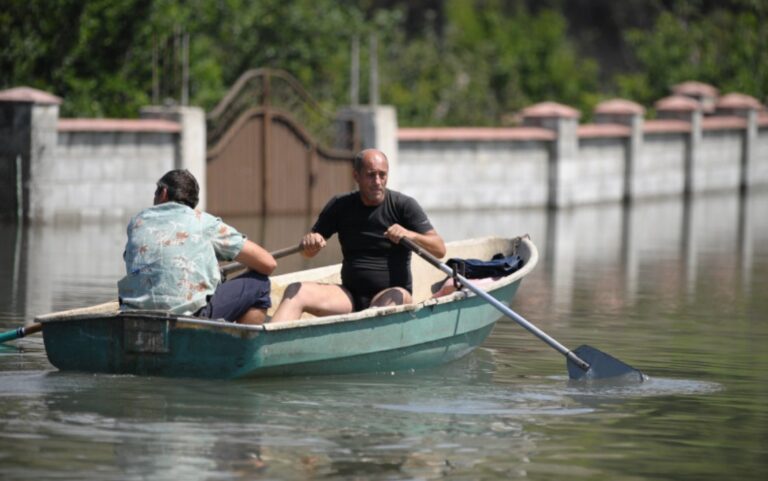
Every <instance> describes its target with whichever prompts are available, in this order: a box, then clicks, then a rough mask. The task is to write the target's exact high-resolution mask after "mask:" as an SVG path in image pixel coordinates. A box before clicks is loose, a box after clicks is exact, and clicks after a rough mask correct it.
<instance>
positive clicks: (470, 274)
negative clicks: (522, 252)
mask: <svg viewBox="0 0 768 481" xmlns="http://www.w3.org/2000/svg"><path fill="white" fill-rule="evenodd" d="M446 265H448V267H450V268H451V269H453V271H454V272H456V273H458V274H461V275H462V276H464V277H465V278H467V279H483V278H485V277H504V276H508V275H510V274H512V273H513V272H515V271H516V270H518V269H520V268H521V267H523V259H522V258H521V257H520V256H518V255H513V256H509V257H504V254H501V253H498V254H496V255H495V256H493V257H492V258H491V260H489V261H481V260H480V259H458V258H455V257H454V258H451V259H448V261H447V262H446Z"/></svg>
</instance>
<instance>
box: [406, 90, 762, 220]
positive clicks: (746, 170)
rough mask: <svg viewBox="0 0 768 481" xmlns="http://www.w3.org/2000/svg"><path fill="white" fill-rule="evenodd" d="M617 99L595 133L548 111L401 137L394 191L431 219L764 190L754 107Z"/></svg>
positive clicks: (726, 101)
mask: <svg viewBox="0 0 768 481" xmlns="http://www.w3.org/2000/svg"><path fill="white" fill-rule="evenodd" d="M655 110H656V114H657V115H656V118H655V119H653V120H645V113H646V112H645V109H644V108H643V107H642V106H641V105H638V104H636V103H634V102H630V101H628V100H622V99H614V100H608V101H606V102H603V103H601V104H599V105H598V106H597V108H596V110H595V112H594V114H595V115H594V118H595V123H592V124H579V117H580V114H579V112H578V111H576V110H575V109H572V108H570V107H568V106H565V105H560V104H557V103H553V102H544V103H541V104H537V105H533V106H531V107H529V108H527V109H524V110H523V112H522V125H523V126H522V127H513V128H483V129H471V128H402V129H399V133H398V138H399V168H400V172H399V178H400V179H402V180H401V181H400V182H399V185H398V188H399V189H401V190H403V191H405V192H409V193H412V194H413V195H415V196H417V197H418V199H419V200H420V201H421V203H422V204H423V206H424V207H425V208H426V209H428V210H434V209H455V208H463V209H487V208H509V207H526V206H544V205H548V206H550V207H556V208H561V207H570V206H576V205H580V204H592V203H600V202H619V201H632V200H638V199H644V198H653V197H661V196H678V195H695V194H697V193H701V192H712V191H727V190H738V189H746V188H750V187H754V186H760V185H762V186H765V185H768V113H766V111H765V109H764V107H763V106H762V105H761V104H760V103H759V102H758V101H757V100H756V99H754V98H752V97H748V96H746V95H741V94H728V95H724V96H722V97H717V96H716V90H715V89H714V88H712V87H710V86H706V85H704V84H699V83H696V82H687V83H685V84H681V85H679V86H675V89H674V95H672V96H670V97H667V98H664V99H661V100H659V101H658V102H657V103H656V104H655Z"/></svg>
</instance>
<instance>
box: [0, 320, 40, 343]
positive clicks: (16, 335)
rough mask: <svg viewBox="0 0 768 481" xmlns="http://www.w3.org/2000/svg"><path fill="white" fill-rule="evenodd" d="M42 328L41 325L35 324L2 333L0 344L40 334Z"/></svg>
mask: <svg viewBox="0 0 768 481" xmlns="http://www.w3.org/2000/svg"><path fill="white" fill-rule="evenodd" d="M42 328H43V325H42V324H41V323H39V322H35V323H32V324H30V325H28V326H22V327H19V328H16V329H14V330H12V331H8V332H4V333H2V334H0V344H2V343H4V342H7V341H13V340H14V339H21V338H22V337H24V336H28V335H30V334H34V333H36V332H40V330H41V329H42Z"/></svg>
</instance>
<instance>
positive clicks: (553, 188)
mask: <svg viewBox="0 0 768 481" xmlns="http://www.w3.org/2000/svg"><path fill="white" fill-rule="evenodd" d="M522 114H523V125H526V126H530V127H540V128H544V129H549V130H552V131H553V132H554V133H555V136H556V137H555V141H554V142H553V144H552V148H551V149H550V154H549V168H548V170H549V182H548V183H549V188H548V191H549V195H548V202H547V204H548V206H549V207H550V208H558V207H565V206H569V205H572V204H573V203H574V201H573V198H574V191H575V189H578V185H579V183H578V179H576V172H577V169H576V161H577V157H578V151H579V139H578V127H579V117H580V116H581V114H580V113H579V111H578V110H576V109H574V108H571V107H568V106H567V105H562V104H558V103H555V102H542V103H539V104H535V105H532V106H530V107H527V108H525V109H523V112H522Z"/></svg>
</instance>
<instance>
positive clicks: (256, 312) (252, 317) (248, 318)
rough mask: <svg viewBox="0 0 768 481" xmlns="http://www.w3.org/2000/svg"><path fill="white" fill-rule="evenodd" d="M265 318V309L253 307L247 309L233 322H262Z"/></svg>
mask: <svg viewBox="0 0 768 481" xmlns="http://www.w3.org/2000/svg"><path fill="white" fill-rule="evenodd" d="M266 318H267V310H266V309H256V308H255V307H253V308H251V309H248V310H247V311H246V312H245V314H243V315H242V316H240V318H239V319H238V320H236V321H235V322H236V323H238V324H264V321H265V320H266Z"/></svg>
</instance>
